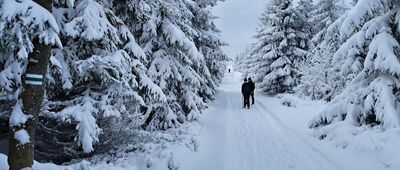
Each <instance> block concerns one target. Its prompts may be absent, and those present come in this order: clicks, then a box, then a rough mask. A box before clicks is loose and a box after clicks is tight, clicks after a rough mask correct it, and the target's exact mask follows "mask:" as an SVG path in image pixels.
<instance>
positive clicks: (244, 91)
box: [242, 83, 252, 95]
mask: <svg viewBox="0 0 400 170" xmlns="http://www.w3.org/2000/svg"><path fill="white" fill-rule="evenodd" d="M251 92H252V91H251V84H250V83H243V84H242V94H243V95H250V94H251Z"/></svg>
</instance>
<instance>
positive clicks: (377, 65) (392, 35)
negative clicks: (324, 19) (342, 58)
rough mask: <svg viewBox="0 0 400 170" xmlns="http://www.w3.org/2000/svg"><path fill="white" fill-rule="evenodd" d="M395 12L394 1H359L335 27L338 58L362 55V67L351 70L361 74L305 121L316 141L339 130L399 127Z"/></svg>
mask: <svg viewBox="0 0 400 170" xmlns="http://www.w3.org/2000/svg"><path fill="white" fill-rule="evenodd" d="M399 11H400V4H399V1H394V0H393V1H391V0H376V1H358V2H357V4H356V5H355V6H354V8H352V9H351V10H350V12H349V13H348V16H347V17H346V18H345V20H344V21H343V23H342V25H341V27H340V33H341V36H342V38H343V39H346V42H345V43H343V44H342V45H341V47H340V49H339V51H338V53H341V52H344V51H347V53H346V54H347V57H348V58H354V57H353V56H359V55H362V56H360V57H362V58H363V61H364V62H363V64H362V65H361V66H356V67H357V68H358V67H361V68H362V71H360V72H359V73H358V74H357V75H356V77H355V78H354V80H352V81H351V83H350V84H349V85H348V86H347V87H346V89H345V90H344V91H343V92H342V93H341V95H339V96H337V97H335V98H334V100H333V101H332V102H331V103H330V105H329V106H328V107H327V108H326V109H325V110H324V111H322V112H321V113H320V114H319V115H318V116H316V117H315V118H314V119H313V120H312V121H311V122H310V124H309V126H310V128H314V129H316V134H317V135H318V136H320V137H328V138H329V139H332V138H333V136H332V133H333V132H332V130H335V129H338V127H340V126H362V125H368V126H378V127H380V128H382V129H389V128H399V127H400V115H399V113H400V111H399V108H398V105H399V88H400V81H399V78H398V77H399V75H400V70H399V68H400V62H399V56H400V53H399V48H400V45H399V39H398V35H399V29H398V28H399V19H400V16H399V13H398V12H399ZM364 50H365V51H366V54H365V55H363V54H364V53H362V52H360V51H364ZM353 63H356V65H358V64H357V63H359V62H353Z"/></svg>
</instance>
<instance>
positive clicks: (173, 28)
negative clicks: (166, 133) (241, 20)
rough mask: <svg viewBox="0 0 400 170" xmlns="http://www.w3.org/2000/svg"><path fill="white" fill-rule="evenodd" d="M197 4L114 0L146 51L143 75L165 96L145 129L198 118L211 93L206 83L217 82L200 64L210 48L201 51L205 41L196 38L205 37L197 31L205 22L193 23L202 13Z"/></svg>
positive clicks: (158, 127) (151, 113) (149, 116)
mask: <svg viewBox="0 0 400 170" xmlns="http://www.w3.org/2000/svg"><path fill="white" fill-rule="evenodd" d="M126 3H128V4H129V5H126ZM199 3H200V2H199ZM199 3H197V2H191V1H190V2H189V1H170V0H168V1H137V0H131V1H121V2H120V1H114V8H115V10H116V11H119V12H118V15H119V16H120V17H121V18H122V19H123V20H124V21H125V23H127V24H128V25H129V26H130V28H131V30H132V32H133V33H134V35H135V38H137V40H138V41H139V45H140V46H141V47H142V48H143V49H144V51H145V53H146V56H147V58H146V61H145V63H146V66H147V67H148V71H147V75H148V76H149V77H150V79H151V80H152V81H154V82H155V84H157V85H158V86H159V87H161V89H162V91H163V93H164V94H165V96H167V102H164V105H163V106H162V107H161V110H159V111H153V112H150V113H149V114H148V115H147V119H146V122H145V124H144V126H145V127H146V128H147V129H166V128H169V127H174V126H176V125H179V124H180V123H182V122H185V121H187V120H195V119H197V117H198V114H199V113H200V110H201V109H202V108H204V107H205V101H207V98H208V97H209V94H212V93H213V92H212V91H210V90H211V89H212V90H213V88H214V87H213V86H214V85H212V84H207V81H208V83H213V81H215V80H213V81H211V79H210V76H212V75H213V74H212V71H210V70H207V69H208V67H203V66H206V62H205V58H206V57H207V56H206V55H205V53H208V51H206V49H205V48H204V51H201V52H200V51H199V49H201V48H199V47H200V46H201V44H200V43H202V41H204V40H206V39H201V41H196V40H200V38H202V37H200V36H203V37H204V36H205V35H204V32H200V31H202V30H201V29H202V28H205V29H207V26H206V25H205V23H201V22H199V23H197V24H198V25H195V22H197V21H195V20H198V19H201V17H202V16H197V17H196V13H199V14H201V13H200V12H202V10H203V8H202V7H201V6H200V5H199ZM206 4H207V3H204V4H203V5H206ZM126 6H127V7H126ZM204 10H205V9H204ZM132 16H135V17H132ZM208 23H209V22H207V24H208ZM211 38H214V37H211ZM209 45H214V44H212V43H210V44H209ZM198 46H199V47H198ZM217 48H219V46H218V45H217ZM215 51H216V50H215ZM215 54H219V53H218V52H215ZM209 56H212V54H209ZM216 60H217V58H216V59H215V61H216ZM214 66H215V64H214ZM204 69H206V70H204ZM208 74H210V75H208ZM204 94H207V95H204Z"/></svg>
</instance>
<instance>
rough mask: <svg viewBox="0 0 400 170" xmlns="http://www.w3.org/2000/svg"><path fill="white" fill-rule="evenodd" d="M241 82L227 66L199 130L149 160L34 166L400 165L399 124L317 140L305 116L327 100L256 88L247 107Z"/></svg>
mask: <svg viewBox="0 0 400 170" xmlns="http://www.w3.org/2000/svg"><path fill="white" fill-rule="evenodd" d="M241 83H242V80H241V75H240V73H237V72H235V73H231V74H227V75H226V77H225V78H224V82H223V84H222V85H221V86H220V87H219V89H218V93H217V95H216V97H215V98H216V100H215V101H214V102H213V103H212V104H211V106H210V108H209V109H207V110H206V111H204V113H203V116H202V117H201V119H200V120H199V122H198V123H192V125H193V127H190V128H189V127H188V126H190V125H185V126H183V128H186V130H185V132H187V131H189V133H191V134H192V135H193V136H194V137H193V138H191V139H190V140H191V141H192V142H186V143H185V144H171V145H169V146H165V147H163V148H164V151H163V153H164V154H165V153H167V154H166V155H169V156H164V157H163V158H154V159H155V160H154V161H153V163H152V164H151V166H150V167H146V166H144V165H141V164H143V162H142V163H141V160H144V159H142V158H140V157H138V155H137V154H136V155H135V157H134V158H131V159H129V158H128V159H127V158H124V159H123V160H120V161H115V162H113V163H105V162H96V163H95V162H92V163H89V162H87V161H83V162H81V163H79V164H75V165H70V166H64V167H61V166H56V165H53V164H40V163H36V164H35V166H36V167H37V168H36V169H37V170H39V169H41V168H43V169H48V168H51V169H56V167H58V168H59V169H64V168H70V169H82V167H85V168H83V169H150V170H153V169H154V170H162V169H166V170H167V169H168V167H169V168H170V169H181V170H197V169H198V170H205V169H207V170H265V169H268V170H269V169H271V170H275V169H276V170H278V169H279V170H281V169H300V170H302V169H307V170H321V169H329V170H331V169H332V170H337V169H345V170H346V169H349V170H354V169H364V170H369V169H371V170H375V169H400V161H399V159H400V147H399V146H400V131H399V130H398V129H395V130H390V131H385V132H381V131H376V130H374V128H365V127H363V128H361V127H359V128H354V129H351V127H344V128H343V133H340V134H338V135H337V138H335V139H333V140H319V139H318V137H315V136H314V135H313V131H312V130H310V129H309V128H308V126H307V124H308V121H309V120H310V119H311V118H312V117H313V116H314V115H315V114H317V113H318V112H320V111H321V110H322V109H323V108H324V107H325V106H326V103H325V102H322V101H309V100H304V99H299V98H297V97H295V96H293V95H288V94H285V95H278V96H274V97H270V96H265V95H261V94H256V97H255V98H256V99H255V100H256V103H255V104H254V105H253V106H252V108H251V109H243V108H242V97H241V93H240V86H241ZM288 105H290V106H288ZM344 131H347V132H348V133H347V134H346V133H345V132H344ZM189 138H190V137H188V139H189ZM188 143H191V144H188ZM188 146H189V147H188ZM194 150H196V152H194ZM150 155H151V154H150ZM142 156H143V155H142ZM145 157H149V155H147V156H145ZM6 159H7V158H6V156H4V155H1V154H0V169H1V170H3V169H6V168H7V167H6V165H7V163H6ZM156 159H161V160H158V161H157V160H156Z"/></svg>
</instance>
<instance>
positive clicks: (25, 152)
mask: <svg viewBox="0 0 400 170" xmlns="http://www.w3.org/2000/svg"><path fill="white" fill-rule="evenodd" d="M34 1H35V2H36V3H38V4H39V5H41V6H42V7H44V8H46V9H47V10H49V11H51V9H52V7H53V2H52V0H34ZM33 45H34V49H33V52H32V53H30V54H29V56H28V60H29V63H28V66H27V68H26V72H25V74H24V75H23V82H22V87H23V89H22V93H21V96H20V98H21V99H22V111H23V112H24V114H26V115H29V116H31V118H29V119H28V121H27V122H26V123H25V124H23V125H20V126H17V127H10V130H9V134H10V135H9V155H8V164H9V166H10V170H20V169H22V168H29V167H32V165H33V151H34V139H35V131H36V125H37V121H38V117H39V116H38V114H39V111H40V108H41V105H42V102H43V97H44V91H45V89H44V86H43V83H44V78H45V77H46V73H47V67H48V63H49V58H50V53H51V45H45V44H42V43H40V41H39V40H38V39H35V40H33ZM21 129H24V130H26V131H27V132H28V134H29V140H30V141H29V143H26V144H20V141H18V140H17V139H15V137H14V135H15V132H17V131H19V130H21Z"/></svg>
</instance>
